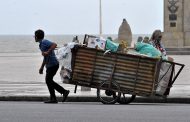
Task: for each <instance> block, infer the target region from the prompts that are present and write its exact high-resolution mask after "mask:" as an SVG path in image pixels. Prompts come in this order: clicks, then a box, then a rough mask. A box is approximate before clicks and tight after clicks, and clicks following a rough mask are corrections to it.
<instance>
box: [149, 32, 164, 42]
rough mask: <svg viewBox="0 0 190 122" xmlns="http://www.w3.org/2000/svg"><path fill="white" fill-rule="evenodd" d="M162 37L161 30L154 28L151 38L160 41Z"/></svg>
mask: <svg viewBox="0 0 190 122" xmlns="http://www.w3.org/2000/svg"><path fill="white" fill-rule="evenodd" d="M161 39H162V32H161V30H155V31H154V32H153V34H152V37H151V40H157V41H160V40H161Z"/></svg>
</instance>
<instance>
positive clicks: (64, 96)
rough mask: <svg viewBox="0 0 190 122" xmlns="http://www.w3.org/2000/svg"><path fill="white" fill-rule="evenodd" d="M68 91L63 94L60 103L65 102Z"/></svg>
mask: <svg viewBox="0 0 190 122" xmlns="http://www.w3.org/2000/svg"><path fill="white" fill-rule="evenodd" d="M69 92H70V91H69V90H66V91H65V93H64V94H63V100H62V102H65V100H66V99H67V97H68V95H69Z"/></svg>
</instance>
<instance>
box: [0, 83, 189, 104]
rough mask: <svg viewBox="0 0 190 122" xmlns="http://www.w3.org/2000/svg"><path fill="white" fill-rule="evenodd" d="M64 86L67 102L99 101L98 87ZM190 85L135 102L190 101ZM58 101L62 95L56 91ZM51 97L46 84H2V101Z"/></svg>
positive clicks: (174, 87) (0, 91)
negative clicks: (162, 96) (87, 88)
mask: <svg viewBox="0 0 190 122" xmlns="http://www.w3.org/2000/svg"><path fill="white" fill-rule="evenodd" d="M62 86H64V88H66V89H69V90H70V94H69V97H68V99H67V102H98V99H97V95H96V89H91V91H81V87H80V86H78V89H77V93H74V88H75V86H74V85H68V84H63V85H62ZM189 89H190V85H174V86H173V88H172V89H171V92H170V95H169V96H168V97H167V98H166V99H164V98H160V97H154V98H150V97H136V99H135V101H134V102H142V103H143V102H146V103H152V102H153V103H190V94H189V93H188V91H189ZM56 95H57V98H58V101H61V99H62V98H61V95H60V94H59V93H56ZM48 97H49V93H48V89H47V88H46V84H42V83H41V84H7V83H3V84H0V101H44V100H47V99H48Z"/></svg>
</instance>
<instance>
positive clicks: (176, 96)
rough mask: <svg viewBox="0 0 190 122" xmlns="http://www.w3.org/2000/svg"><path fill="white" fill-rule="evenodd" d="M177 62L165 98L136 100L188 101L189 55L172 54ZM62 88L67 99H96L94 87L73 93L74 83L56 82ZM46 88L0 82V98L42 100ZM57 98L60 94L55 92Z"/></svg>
mask: <svg viewBox="0 0 190 122" xmlns="http://www.w3.org/2000/svg"><path fill="white" fill-rule="evenodd" d="M172 57H174V59H175V61H176V62H178V63H182V64H185V68H184V70H183V71H182V72H181V74H180V76H179V77H178V79H177V80H176V82H175V83H174V85H173V87H172V88H171V92H170V95H169V96H168V98H167V99H162V98H144V97H137V98H136V102H171V103H190V63H189V61H190V56H189V55H183V56H172ZM58 83H59V84H61V85H62V86H63V87H64V88H66V89H69V90H70V94H69V97H68V101H76V102H78V101H83V102H85V101H88V102H93V101H97V98H96V89H91V91H81V87H78V90H77V93H74V88H75V86H74V85H69V84H63V83H61V82H58ZM48 94H49V93H48V90H47V87H46V84H45V83H23V82H20V83H12V82H0V100H1V101H2V100H20V101H43V100H45V99H48ZM56 94H57V97H58V99H61V95H60V94H58V93H56Z"/></svg>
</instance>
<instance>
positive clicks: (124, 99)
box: [118, 93, 136, 104]
mask: <svg viewBox="0 0 190 122" xmlns="http://www.w3.org/2000/svg"><path fill="white" fill-rule="evenodd" d="M123 95H124V96H125V94H124V93H123ZM135 98H136V95H132V96H130V97H120V99H118V103H120V104H129V103H131V102H133V101H134V100H135Z"/></svg>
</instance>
